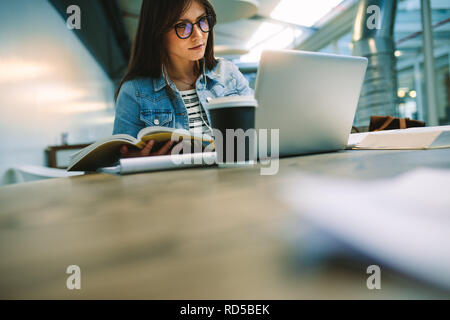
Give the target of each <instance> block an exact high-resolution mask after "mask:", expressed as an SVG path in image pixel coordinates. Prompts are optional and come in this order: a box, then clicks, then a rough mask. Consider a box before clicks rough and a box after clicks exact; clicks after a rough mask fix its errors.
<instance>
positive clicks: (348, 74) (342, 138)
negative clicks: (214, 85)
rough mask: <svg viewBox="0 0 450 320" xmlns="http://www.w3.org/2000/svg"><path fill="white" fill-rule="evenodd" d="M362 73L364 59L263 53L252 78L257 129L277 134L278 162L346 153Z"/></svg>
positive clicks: (273, 51)
mask: <svg viewBox="0 0 450 320" xmlns="http://www.w3.org/2000/svg"><path fill="white" fill-rule="evenodd" d="M366 68H367V59H366V58H363V57H352V56H342V55H333V54H325V53H316V52H305V51H294V50H266V51H264V52H263V53H262V56H261V60H260V64H259V68H258V74H257V78H256V91H255V98H256V99H257V100H258V105H259V107H258V109H257V111H256V128H257V129H279V130H280V131H279V134H280V137H279V139H280V140H279V153H280V156H288V155H298V154H306V153H315V152H325V151H333V150H339V149H343V148H345V146H346V144H347V141H348V136H349V134H350V132H351V127H352V123H353V119H354V116H355V112H356V107H357V105H358V99H359V95H360V91H361V86H362V83H363V80H364V74H365V71H366ZM269 131H270V130H269ZM269 136H270V134H269ZM269 146H270V144H269ZM269 153H270V151H269Z"/></svg>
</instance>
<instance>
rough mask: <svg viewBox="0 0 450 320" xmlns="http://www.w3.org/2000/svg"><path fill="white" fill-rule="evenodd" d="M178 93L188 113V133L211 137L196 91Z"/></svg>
mask: <svg viewBox="0 0 450 320" xmlns="http://www.w3.org/2000/svg"><path fill="white" fill-rule="evenodd" d="M180 93H181V97H182V98H183V102H184V105H185V106H186V109H187V113H188V119H189V131H190V132H191V133H196V134H207V135H211V132H210V130H209V128H208V125H209V123H208V118H207V116H206V113H205V110H204V109H203V107H202V105H201V104H200V101H199V99H198V96H197V91H195V89H192V90H185V91H180ZM202 118H203V119H202Z"/></svg>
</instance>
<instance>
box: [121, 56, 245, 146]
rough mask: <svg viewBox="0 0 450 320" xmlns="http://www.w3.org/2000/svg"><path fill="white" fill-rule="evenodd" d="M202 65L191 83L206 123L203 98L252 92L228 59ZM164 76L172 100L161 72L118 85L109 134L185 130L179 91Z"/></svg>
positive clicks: (187, 123)
mask: <svg viewBox="0 0 450 320" xmlns="http://www.w3.org/2000/svg"><path fill="white" fill-rule="evenodd" d="M202 66H203V68H202V69H203V73H202V75H201V76H200V77H199V78H198V79H197V81H196V83H195V85H196V91H197V95H198V98H199V100H200V103H201V105H202V106H203V107H204V109H205V112H206V115H207V117H208V121H209V123H211V119H210V114H209V111H208V109H207V99H209V98H217V97H224V96H233V95H253V94H254V92H253V90H252V89H251V88H250V87H249V84H248V81H247V79H245V77H244V76H243V75H242V73H241V72H240V71H239V69H238V68H237V66H236V65H234V64H233V63H232V62H231V61H228V60H226V59H223V58H219V59H218V63H217V64H216V66H215V67H214V68H213V69H212V70H205V64H204V60H202ZM167 79H168V82H169V85H170V86H171V87H172V89H173V91H174V93H175V99H172V100H171V99H170V98H169V95H168V92H167V89H166V86H167V83H166V80H165V79H164V77H163V76H162V75H161V77H160V78H159V79H156V78H139V79H135V80H130V81H126V82H125V83H124V84H123V85H122V87H121V88H120V92H119V95H118V97H117V101H116V115H115V119H114V129H113V134H118V133H124V134H129V135H131V136H133V137H136V136H137V133H138V132H139V130H141V129H142V128H145V127H148V126H165V127H172V128H177V129H178V128H179V129H185V130H189V120H188V114H187V110H186V107H185V105H184V102H183V99H182V98H181V94H180V92H179V90H178V89H177V87H176V86H175V84H174V83H173V82H172V81H171V80H170V78H169V77H167Z"/></svg>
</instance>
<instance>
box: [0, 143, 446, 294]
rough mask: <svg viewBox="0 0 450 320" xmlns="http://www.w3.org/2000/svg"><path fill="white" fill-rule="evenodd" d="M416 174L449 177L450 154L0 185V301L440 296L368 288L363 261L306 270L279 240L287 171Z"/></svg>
mask: <svg viewBox="0 0 450 320" xmlns="http://www.w3.org/2000/svg"><path fill="white" fill-rule="evenodd" d="M419 166H428V167H437V168H450V149H441V150H427V151H356V150H347V151H341V152H334V153H324V154H317V155H307V156H300V157H290V158H284V159H281V160H280V170H279V173H278V174H277V175H274V176H262V175H260V170H259V165H257V166H254V167H251V168H216V167H208V168H194V169H186V170H173V171H164V172H153V173H142V174H134V175H128V176H113V175H108V174H88V175H85V176H77V177H70V178H58V179H52V180H43V181H36V182H29V183H24V184H18V185H10V186H5V187H1V188H0V298H13V299H15V298H24V299H29V298H30V299H35V298H44V299H47V298H57V299H91V298H100V299H104V298H111V299H131V298H135V299H303V298H309V299H316V298H320V299H329V298H337V299H346V298H362V299H367V298H375V299H379V298H387V299H390V298H402V299H403V298H448V297H449V293H448V292H445V291H443V289H439V288H436V287H432V286H430V285H428V284H425V283H420V282H418V281H416V280H414V279H411V278H408V277H406V276H403V275H401V274H398V273H395V272H391V271H384V270H383V274H382V289H381V290H368V289H367V287H366V279H367V277H368V275H367V274H366V268H367V266H368V265H369V264H372V261H363V260H356V259H343V258H342V259H340V258H336V259H330V260H326V261H324V262H322V263H319V264H315V265H310V266H308V265H307V264H305V263H304V261H301V259H300V258H299V255H298V246H297V245H296V243H295V241H291V240H290V239H291V234H289V232H292V228H289V227H290V226H292V225H293V224H294V223H299V221H300V224H301V218H300V216H298V215H295V214H292V212H290V210H289V208H287V206H286V205H285V204H284V203H283V202H282V200H280V198H279V197H278V196H277V191H278V190H279V188H280V186H282V185H283V183H285V181H287V180H288V179H289V178H290V176H291V175H292V173H295V172H299V171H305V172H309V173H318V174H321V175H325V176H330V177H347V178H348V177H350V178H355V179H374V178H379V177H393V176H395V175H398V174H400V173H404V172H406V171H408V170H411V169H413V168H416V167H419ZM289 230H291V231H289ZM299 232H301V231H299ZM69 265H78V266H79V267H80V268H81V290H68V289H67V288H66V279H67V277H68V276H69V275H68V274H66V268H67V267H68V266H69Z"/></svg>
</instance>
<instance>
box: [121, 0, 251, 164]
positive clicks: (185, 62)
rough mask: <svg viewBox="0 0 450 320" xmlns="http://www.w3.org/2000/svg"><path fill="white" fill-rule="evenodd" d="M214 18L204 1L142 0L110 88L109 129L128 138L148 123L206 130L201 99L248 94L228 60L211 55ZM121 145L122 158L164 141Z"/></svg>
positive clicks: (167, 149)
mask: <svg viewBox="0 0 450 320" xmlns="http://www.w3.org/2000/svg"><path fill="white" fill-rule="evenodd" d="M215 23H216V14H215V12H214V8H213V7H212V5H211V4H210V2H209V1H208V0H144V1H143V3H142V8H141V13H140V17H139V26H138V30H137V34H136V39H135V41H134V44H133V50H132V55H131V60H130V64H129V67H128V70H127V72H126V74H125V76H124V78H123V79H122V81H121V83H120V85H119V87H118V88H117V91H116V96H115V99H116V116H115V120H114V130H113V134H118V133H126V134H130V135H132V136H134V137H136V136H137V133H138V131H139V130H140V129H142V128H144V127H148V126H166V127H173V128H182V129H186V130H189V131H190V132H193V133H207V134H210V131H209V130H210V129H211V127H210V126H211V125H210V120H209V119H210V117H209V112H208V111H207V110H205V108H204V106H205V104H206V103H207V99H210V98H216V97H222V96H230V95H252V94H253V90H252V89H251V88H250V87H249V85H248V81H247V80H246V79H245V78H244V76H243V75H242V73H241V72H240V71H239V69H238V68H237V67H236V66H235V65H234V64H233V63H231V62H230V61H227V60H225V59H216V58H215V57H214V38H213V33H212V32H211V31H212V29H213V27H214V25H215ZM153 146H154V141H153V140H150V141H149V142H148V144H147V145H146V146H145V147H144V148H143V149H142V150H137V149H129V148H128V147H127V146H126V145H123V146H122V147H121V149H120V152H121V154H122V157H139V156H153V155H163V154H168V153H169V152H170V148H171V147H172V142H171V141H168V142H167V143H166V144H165V145H163V146H162V147H161V148H160V149H159V150H153Z"/></svg>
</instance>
